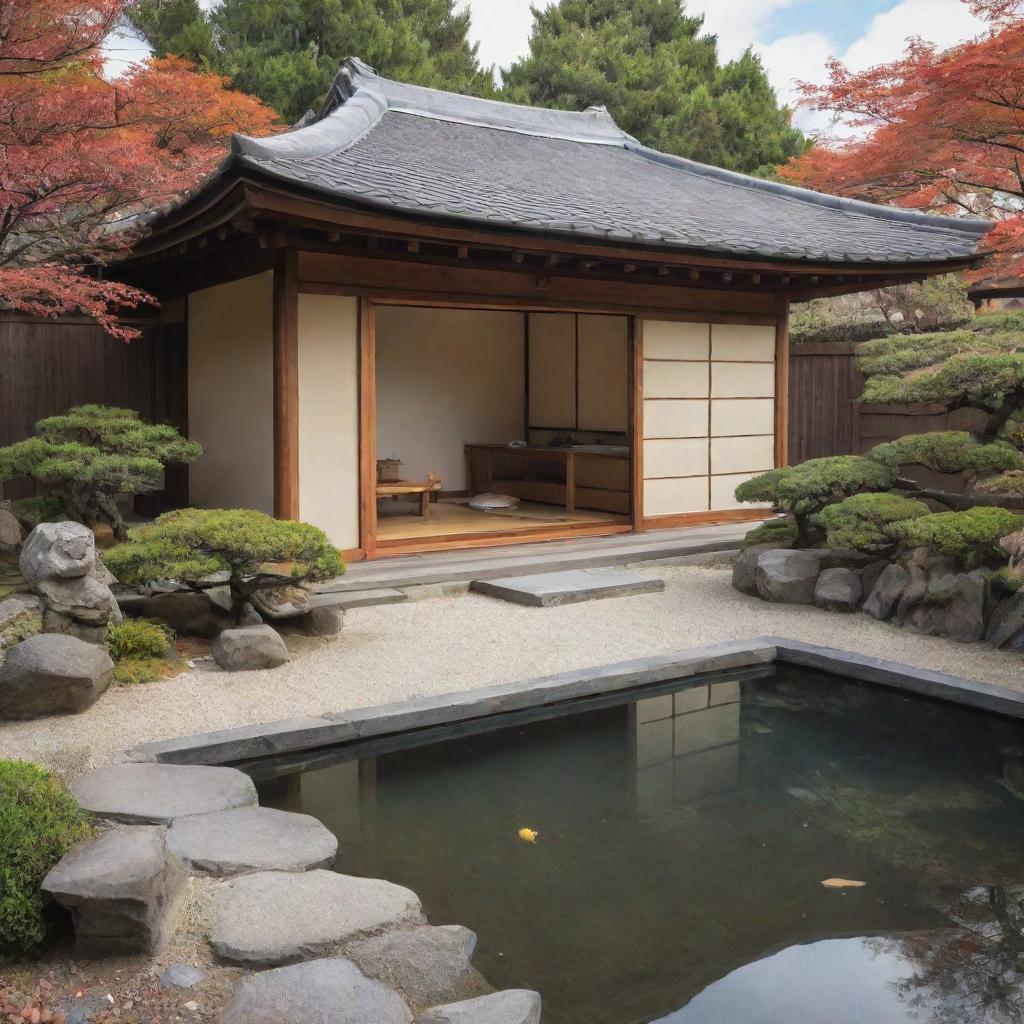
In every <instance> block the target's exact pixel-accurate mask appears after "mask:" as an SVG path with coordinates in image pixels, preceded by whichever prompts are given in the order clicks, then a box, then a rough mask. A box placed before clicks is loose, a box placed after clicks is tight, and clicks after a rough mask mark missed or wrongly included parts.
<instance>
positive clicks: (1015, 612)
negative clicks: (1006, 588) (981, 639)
mask: <svg viewBox="0 0 1024 1024" xmlns="http://www.w3.org/2000/svg"><path fill="white" fill-rule="evenodd" d="M985 638H986V639H987V640H988V642H989V643H990V644H992V645H993V646H994V647H1007V648H1009V649H1010V650H1012V651H1021V650H1024V590H1018V591H1017V593H1016V594H1011V595H1010V596H1009V597H1004V598H1003V599H1002V601H1000V602H999V604H997V605H996V607H995V610H994V611H993V612H992V617H991V619H990V620H989V624H988V632H987V633H986V637H985Z"/></svg>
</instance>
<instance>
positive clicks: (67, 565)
mask: <svg viewBox="0 0 1024 1024" xmlns="http://www.w3.org/2000/svg"><path fill="white" fill-rule="evenodd" d="M95 564H96V539H95V538H94V537H93V535H92V530H90V529H89V527H88V526H83V525H82V524H81V523H71V522H65V523H40V524H39V525H38V526H37V527H36V528H35V529H34V530H33V531H32V532H31V533H30V534H29V535H28V538H27V539H26V541H25V544H24V546H23V547H22V549H21V557H20V558H19V559H18V567H19V568H20V569H21V575H22V576H24V577H25V581H26V582H27V583H28V584H29V585H30V586H32V587H34V586H35V584H36V583H37V582H38V581H39V580H43V579H75V578H77V577H79V576H85V575H86V573H88V572H89V570H90V569H92V567H93V566H94V565H95Z"/></svg>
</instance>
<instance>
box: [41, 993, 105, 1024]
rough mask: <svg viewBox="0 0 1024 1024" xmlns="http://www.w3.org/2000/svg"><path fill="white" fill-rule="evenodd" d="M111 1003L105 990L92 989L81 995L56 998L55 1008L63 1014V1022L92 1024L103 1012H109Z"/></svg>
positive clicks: (68, 1023)
mask: <svg viewBox="0 0 1024 1024" xmlns="http://www.w3.org/2000/svg"><path fill="white" fill-rule="evenodd" d="M112 1006H113V1003H111V1001H110V1000H109V999H108V998H107V994H106V992H105V991H103V990H102V989H100V990H99V991H96V990H93V991H92V992H87V993H86V994H85V995H81V996H75V995H72V996H66V997H65V998H64V999H58V1000H57V1003H56V1005H55V1009H56V1010H57V1011H58V1012H59V1013H62V1014H64V1024H92V1021H95V1020H99V1019H100V1018H101V1017H102V1016H103V1015H104V1014H109V1013H110V1010H111V1008H112Z"/></svg>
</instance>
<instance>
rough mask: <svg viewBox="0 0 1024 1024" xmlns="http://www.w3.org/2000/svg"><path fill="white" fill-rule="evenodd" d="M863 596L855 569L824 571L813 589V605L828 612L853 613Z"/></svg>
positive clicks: (858, 574) (858, 575)
mask: <svg viewBox="0 0 1024 1024" xmlns="http://www.w3.org/2000/svg"><path fill="white" fill-rule="evenodd" d="M863 596H864V594H863V591H862V589H861V580H860V573H859V572H857V570H855V569H826V570H825V571H824V572H822V574H821V575H820V576H819V577H818V582H817V583H816V584H815V587H814V603H815V604H816V605H817V606H818V607H819V608H825V609H827V610H828V611H830V612H855V611H856V610H857V609H858V608H859V607H860V602H861V598H862V597H863Z"/></svg>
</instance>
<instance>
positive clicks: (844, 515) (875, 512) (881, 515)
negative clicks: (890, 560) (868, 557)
mask: <svg viewBox="0 0 1024 1024" xmlns="http://www.w3.org/2000/svg"><path fill="white" fill-rule="evenodd" d="M926 515H928V506H927V505H926V504H925V503H924V502H923V501H915V500H914V499H913V498H904V497H901V496H900V495H898V494H889V493H884V492H883V493H881V494H854V495H852V496H851V497H849V498H846V499H845V500H844V501H840V502H839V503H838V504H836V505H829V506H828V507H827V508H823V509H822V510H821V511H820V512H819V513H817V514H816V515H815V516H814V517H813V521H814V523H815V525H817V526H820V527H821V528H822V529H823V530H824V531H825V535H826V544H827V545H828V547H830V548H855V549H856V550H858V551H866V552H880V551H884V550H885V549H886V548H889V547H892V546H893V545H894V544H895V543H896V537H895V535H894V534H893V530H892V526H893V524H894V523H900V522H903V521H904V520H907V519H917V518H920V517H921V516H926Z"/></svg>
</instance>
